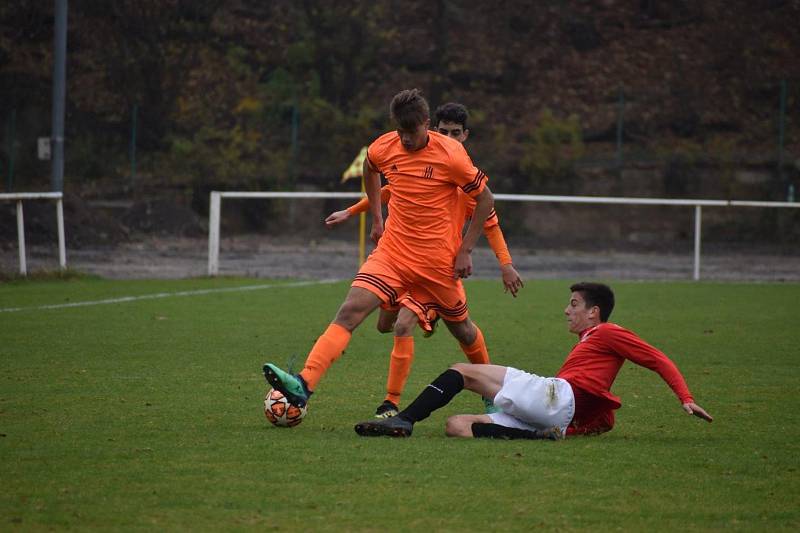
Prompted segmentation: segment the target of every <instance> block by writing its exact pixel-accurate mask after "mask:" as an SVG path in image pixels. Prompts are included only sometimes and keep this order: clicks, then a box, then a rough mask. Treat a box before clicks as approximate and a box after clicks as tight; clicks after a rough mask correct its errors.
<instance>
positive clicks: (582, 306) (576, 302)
mask: <svg viewBox="0 0 800 533" xmlns="http://www.w3.org/2000/svg"><path fill="white" fill-rule="evenodd" d="M598 312H599V308H598V307H597V306H593V307H588V308H587V306H586V300H584V299H583V295H582V294H581V293H579V292H573V293H572V295H571V296H570V297H569V303H568V304H567V308H566V309H564V314H565V315H567V323H568V325H569V331H570V332H571V333H580V332H581V331H583V330H585V329H586V328H589V327H592V326H594V325H595V324H596V323H597V314H598Z"/></svg>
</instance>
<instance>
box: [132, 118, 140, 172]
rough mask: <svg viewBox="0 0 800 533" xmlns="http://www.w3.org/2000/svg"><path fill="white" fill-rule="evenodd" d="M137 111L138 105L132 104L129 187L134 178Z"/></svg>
mask: <svg viewBox="0 0 800 533" xmlns="http://www.w3.org/2000/svg"><path fill="white" fill-rule="evenodd" d="M138 112H139V105H138V104H133V110H132V111H131V187H133V182H134V181H135V180H136V118H137V117H136V116H137V114H138Z"/></svg>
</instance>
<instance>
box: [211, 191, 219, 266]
mask: <svg viewBox="0 0 800 533" xmlns="http://www.w3.org/2000/svg"><path fill="white" fill-rule="evenodd" d="M221 203H222V196H221V195H220V193H219V192H217V191H211V200H210V202H209V208H208V275H209V276H216V275H217V274H218V273H219V216H220V211H221V208H222V205H221Z"/></svg>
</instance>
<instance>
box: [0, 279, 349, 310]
mask: <svg viewBox="0 0 800 533" xmlns="http://www.w3.org/2000/svg"><path fill="white" fill-rule="evenodd" d="M339 281H341V280H338V279H323V280H318V281H298V282H294V283H269V284H263V285H244V286H242V287H225V288H221V289H197V290H194V291H178V292H157V293H154V294H142V295H140V296H121V297H119V298H109V299H107V300H92V301H86V302H73V303H68V304H51V305H39V306H35V307H0V313H16V312H19V311H42V310H47V309H66V308H69V307H86V306H90V305H108V304H119V303H127V302H137V301H139V300H156V299H159V298H172V297H174V296H200V295H203V294H217V293H224V292H245V291H260V290H264V289H282V288H286V287H307V286H309V285H322V284H327V283H336V282H339Z"/></svg>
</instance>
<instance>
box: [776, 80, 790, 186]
mask: <svg viewBox="0 0 800 533" xmlns="http://www.w3.org/2000/svg"><path fill="white" fill-rule="evenodd" d="M778 113H779V114H778V179H779V180H780V183H781V187H784V186H785V185H786V182H785V178H784V173H783V139H784V131H785V126H784V123H785V121H786V80H781V100H780V105H779V112H778ZM789 192H790V191H788V190H787V197H788V196H789ZM787 201H791V200H787Z"/></svg>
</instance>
